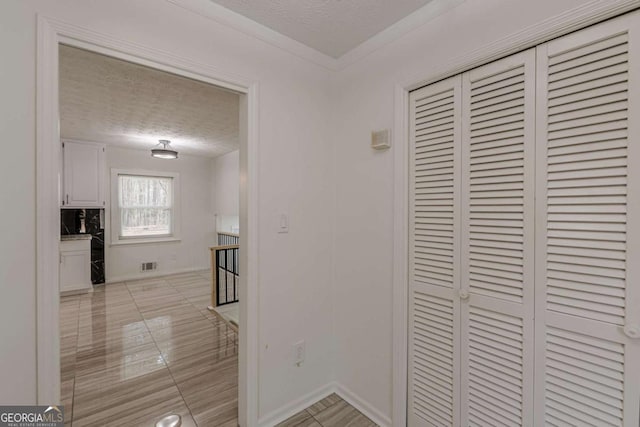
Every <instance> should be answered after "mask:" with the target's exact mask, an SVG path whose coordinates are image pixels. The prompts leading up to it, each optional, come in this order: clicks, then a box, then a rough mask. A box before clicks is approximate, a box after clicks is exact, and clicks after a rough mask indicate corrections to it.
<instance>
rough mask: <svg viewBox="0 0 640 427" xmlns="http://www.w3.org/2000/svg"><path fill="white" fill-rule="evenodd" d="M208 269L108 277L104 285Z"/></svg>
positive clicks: (197, 268)
mask: <svg viewBox="0 0 640 427" xmlns="http://www.w3.org/2000/svg"><path fill="white" fill-rule="evenodd" d="M209 269H210V267H209V266H206V267H196V268H180V269H177V270H171V271H157V272H154V273H138V274H130V275H124V276H117V277H110V278H108V279H107V280H106V281H105V283H106V284H107V285H108V284H110V283H118V282H126V281H127V280H141V279H153V278H154V277H160V276H170V275H172V274H183V273H193V272H196V271H203V270H209Z"/></svg>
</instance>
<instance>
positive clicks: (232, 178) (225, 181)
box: [211, 151, 240, 232]
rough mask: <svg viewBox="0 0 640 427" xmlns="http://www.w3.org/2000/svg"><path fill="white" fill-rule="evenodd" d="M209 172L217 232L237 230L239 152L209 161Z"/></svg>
mask: <svg viewBox="0 0 640 427" xmlns="http://www.w3.org/2000/svg"><path fill="white" fill-rule="evenodd" d="M211 170H212V180H213V188H214V193H215V194H214V197H213V212H215V214H216V223H217V231H226V232H232V229H233V228H238V226H239V218H240V217H239V215H240V199H239V197H240V152H239V151H232V152H231V153H227V154H225V155H224V156H218V157H216V158H215V159H213V160H212V161H211Z"/></svg>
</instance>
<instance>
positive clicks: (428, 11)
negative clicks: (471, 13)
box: [335, 0, 466, 70]
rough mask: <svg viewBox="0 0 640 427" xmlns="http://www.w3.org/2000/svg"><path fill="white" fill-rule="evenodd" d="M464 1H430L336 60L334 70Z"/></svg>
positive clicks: (343, 66) (392, 40) (344, 66)
mask: <svg viewBox="0 0 640 427" xmlns="http://www.w3.org/2000/svg"><path fill="white" fill-rule="evenodd" d="M465 1H466V0H432V1H430V2H429V3H427V4H426V5H424V6H423V7H421V8H420V9H418V10H416V11H415V12H413V13H411V14H409V15H407V16H405V17H404V18H402V19H401V20H399V21H398V22H396V23H395V24H392V25H391V26H389V27H387V28H385V29H384V30H382V31H381V32H379V33H378V34H376V35H374V36H372V37H370V38H369V39H367V40H365V41H364V42H362V43H360V44H359V45H358V46H356V47H354V48H353V49H351V50H350V51H348V52H347V53H345V54H344V55H342V56H341V57H339V58H338V59H337V60H336V66H335V69H336V70H342V69H344V68H346V67H348V66H349V65H351V64H353V63H355V62H358V60H360V59H362V58H364V57H365V56H367V55H369V54H370V53H372V52H374V51H376V50H378V49H380V48H381V47H383V46H385V45H388V44H389V43H392V42H394V41H395V40H397V39H399V38H400V37H402V36H404V35H406V34H408V33H410V32H411V31H413V30H415V29H416V28H419V27H421V26H422V25H424V24H426V23H427V22H429V21H431V20H433V19H435V18H436V17H438V16H439V15H442V14H443V13H445V12H448V11H449V10H451V9H454V8H456V7H458V6H459V5H461V4H462V3H464V2H465Z"/></svg>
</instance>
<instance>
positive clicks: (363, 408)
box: [335, 383, 391, 427]
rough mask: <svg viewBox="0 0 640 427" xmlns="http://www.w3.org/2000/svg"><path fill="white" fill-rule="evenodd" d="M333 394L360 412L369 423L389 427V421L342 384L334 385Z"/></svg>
mask: <svg viewBox="0 0 640 427" xmlns="http://www.w3.org/2000/svg"><path fill="white" fill-rule="evenodd" d="M335 392H336V394H337V395H338V396H340V397H341V398H343V399H344V400H345V401H346V402H347V403H349V404H350V405H351V406H353V407H354V408H356V409H357V410H358V411H360V412H362V413H363V414H364V415H365V416H367V417H368V418H369V419H370V420H371V421H373V422H374V423H376V424H378V425H379V426H380V427H391V419H390V418H389V417H387V416H386V415H384V414H383V413H381V412H380V411H379V410H377V409H376V408H374V407H373V406H371V404H369V403H368V402H366V401H365V400H363V399H362V398H360V396H358V395H357V394H355V393H354V392H352V391H351V390H349V389H348V388H347V387H345V386H344V385H342V384H339V383H336V384H335Z"/></svg>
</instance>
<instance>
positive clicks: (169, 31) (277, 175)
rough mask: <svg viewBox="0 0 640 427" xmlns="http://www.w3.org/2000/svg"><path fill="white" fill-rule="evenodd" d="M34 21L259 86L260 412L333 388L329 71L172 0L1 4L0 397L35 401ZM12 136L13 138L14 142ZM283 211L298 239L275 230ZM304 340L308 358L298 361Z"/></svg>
mask: <svg viewBox="0 0 640 427" xmlns="http://www.w3.org/2000/svg"><path fill="white" fill-rule="evenodd" d="M36 14H42V15H44V16H47V17H53V18H56V19H59V20H62V21H64V22H68V23H72V24H76V25H80V26H82V27H85V28H88V29H91V30H93V31H97V32H100V33H104V34H108V35H111V36H113V37H116V38H118V39H122V40H126V41H128V42H130V43H134V44H137V45H143V46H147V47H151V48H153V49H159V50H162V51H165V52H169V53H171V54H174V55H177V56H180V57H185V58H188V59H190V60H193V61H195V62H197V63H202V64H208V65H210V66H212V67H215V68H217V69H219V70H221V71H222V72H225V73H229V74H240V75H243V76H246V77H248V78H251V79H253V80H256V81H259V82H260V87H259V94H260V104H259V120H260V122H259V146H260V147H259V158H260V159H259V165H258V181H259V185H260V187H259V192H260V196H259V215H260V220H259V227H260V234H259V236H258V242H259V245H260V246H259V248H258V260H259V264H258V272H257V277H258V278H259V285H258V289H259V290H260V295H259V296H258V300H259V307H258V313H259V319H258V322H259V325H260V326H259V348H260V355H259V359H260V360H259V365H260V366H259V370H260V372H259V388H260V396H259V402H260V408H259V412H260V415H261V416H262V415H264V414H267V413H269V412H271V411H273V410H276V409H278V408H280V407H281V406H283V405H285V404H287V403H289V402H291V401H292V400H294V399H296V398H298V397H299V396H301V395H304V394H306V393H308V392H310V391H312V390H315V389H317V388H319V387H321V386H323V385H325V384H326V383H327V381H328V380H329V379H330V378H331V376H332V368H331V358H330V353H331V348H332V337H331V326H330V320H331V319H330V317H331V316H330V313H331V293H330V291H329V288H330V283H331V275H330V271H331V268H330V263H331V237H330V236H331V233H332V228H331V221H330V216H331V200H332V189H333V185H331V184H330V183H328V181H327V179H328V178H327V177H330V176H331V175H330V174H329V171H330V168H331V164H332V153H331V150H330V148H329V146H328V145H327V141H328V138H327V129H328V126H327V124H328V110H329V98H328V92H329V90H328V89H329V83H330V82H329V79H330V73H329V72H328V71H326V70H324V69H322V68H320V67H318V66H316V65H313V64H310V63H309V62H307V61H305V60H303V59H301V58H298V57H297V56H294V55H291V54H289V53H287V52H285V51H283V50H281V49H278V48H275V47H273V46H271V45H268V44H266V43H263V42H260V41H259V40H257V39H256V38H255V37H251V36H247V35H244V34H242V33H239V32H238V31H235V30H232V29H230V28H228V27H225V26H222V25H220V24H217V23H216V22H214V21H212V20H210V19H207V18H204V17H201V16H199V15H197V14H194V13H192V12H189V11H187V10H185V9H182V8H180V7H178V6H176V5H174V4H172V3H170V2H168V1H158V0H136V1H135V2H132V1H129V0H110V1H85V0H56V1H51V0H4V1H2V2H0V52H2V67H0V93H2V97H1V98H0V113H1V114H0V130H2V136H3V138H4V140H5V141H7V143H6V144H3V149H4V150H5V154H4V155H3V156H1V157H0V177H1V178H2V179H0V194H2V197H3V202H2V203H0V206H1V207H0V213H1V215H2V217H1V218H0V224H2V229H1V230H0V231H1V233H2V234H1V235H2V239H0V255H1V256H0V279H1V283H0V286H1V287H2V288H1V290H0V292H1V295H0V296H1V298H0V342H1V343H2V345H0V361H1V362H0V378H1V379H2V381H0V402H1V403H3V404H9V403H24V404H28V403H34V402H35V399H36V378H35V375H36V372H35V366H36V365H35V351H36V338H35V317H36V313H35V271H36V270H35V265H36V260H35V245H36V241H35V230H34V227H35V223H36V221H35V218H36V211H35V209H36V206H35V202H36V197H35V176H36V174H35V171H36V164H35V123H36V121H35V106H36V104H35V103H36V94H35V81H36V77H35V67H36V62H35V61H36ZM9 141H10V142H9ZM283 207H286V209H288V211H289V213H290V214H291V232H290V233H289V234H286V235H282V234H280V235H279V234H276V232H275V227H274V221H275V219H276V214H277V213H278V212H280V211H281V210H282V209H284V208H283ZM300 339H304V340H306V343H307V355H306V363H305V365H304V366H303V367H301V368H296V367H294V366H293V363H291V359H290V355H291V344H292V343H294V342H296V341H298V340H300Z"/></svg>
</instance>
